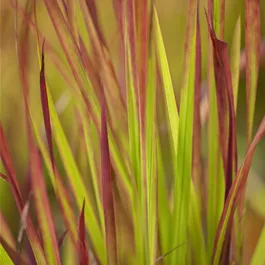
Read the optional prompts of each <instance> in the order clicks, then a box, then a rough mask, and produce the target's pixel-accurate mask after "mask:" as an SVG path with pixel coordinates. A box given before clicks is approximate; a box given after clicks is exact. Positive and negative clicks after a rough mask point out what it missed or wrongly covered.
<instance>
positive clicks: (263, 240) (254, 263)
mask: <svg viewBox="0 0 265 265" xmlns="http://www.w3.org/2000/svg"><path fill="white" fill-rule="evenodd" d="M264 247H265V225H263V228H262V231H261V234H260V237H259V241H258V243H257V246H256V248H255V251H254V253H253V256H252V259H251V262H250V265H262V264H264V263H265V255H264Z"/></svg>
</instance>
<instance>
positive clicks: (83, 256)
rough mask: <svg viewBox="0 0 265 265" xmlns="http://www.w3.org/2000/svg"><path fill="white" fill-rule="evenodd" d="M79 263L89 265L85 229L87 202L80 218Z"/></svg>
mask: <svg viewBox="0 0 265 265" xmlns="http://www.w3.org/2000/svg"><path fill="white" fill-rule="evenodd" d="M78 229H79V244H78V249H79V262H80V265H89V264H90V262H89V257H88V250H87V245H86V228H85V201H84V202H83V207H82V211H81V214H80V217H79V228H78Z"/></svg>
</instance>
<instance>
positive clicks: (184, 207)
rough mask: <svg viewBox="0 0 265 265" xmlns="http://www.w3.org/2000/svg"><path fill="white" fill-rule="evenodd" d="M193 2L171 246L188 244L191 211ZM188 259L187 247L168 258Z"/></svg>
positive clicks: (194, 5)
mask: <svg viewBox="0 0 265 265" xmlns="http://www.w3.org/2000/svg"><path fill="white" fill-rule="evenodd" d="M197 6H198V2H197V1H196V0H190V1H189V5H188V16H187V30H186V39H185V57H184V79H183V87H182V90H181V102H180V118H179V133H178V137H179V138H178V149H177V160H176V163H175V165H174V172H175V176H174V189H173V196H174V208H173V223H174V224H175V225H174V226H173V235H174V236H173V237H172V243H171V246H172V247H174V246H177V245H180V244H182V243H183V242H187V241H188V220H189V208H190V189H191V185H193V183H192V178H191V177H192V148H193V147H192V142H193V141H192V138H193V137H192V136H193V115H194V88H195V64H196V35H197V34H196V28H197ZM187 258H188V247H187V245H184V246H183V247H182V248H181V249H179V251H178V252H174V253H172V255H171V264H172V265H173V264H185V263H186V262H187Z"/></svg>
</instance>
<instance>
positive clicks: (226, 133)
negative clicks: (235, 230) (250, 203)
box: [207, 19, 237, 264]
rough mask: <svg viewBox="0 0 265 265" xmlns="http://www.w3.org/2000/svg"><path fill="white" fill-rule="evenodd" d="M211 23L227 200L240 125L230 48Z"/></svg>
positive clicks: (225, 255)
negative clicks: (229, 55) (233, 85)
mask: <svg viewBox="0 0 265 265" xmlns="http://www.w3.org/2000/svg"><path fill="white" fill-rule="evenodd" d="M207 21H208V30H209V33H210V36H211V40H212V43H213V60H214V73H215V81H216V95H217V109H218V120H219V137H220V144H221V150H222V160H223V165H224V172H225V180H226V186H225V199H226V198H227V196H228V193H229V191H230V189H231V185H232V179H233V174H236V172H237V149H236V122H235V109H234V97H233V88H232V79H231V72H230V65H229V57H228V47H227V44H226V43H225V42H223V41H221V40H219V39H217V37H216V34H215V32H214V29H213V24H212V22H211V21H210V20H209V19H207ZM230 229H231V226H229V227H228V231H227V234H226V240H225V247H224V248H223V255H222V258H223V259H224V260H223V264H226V263H228V262H229V250H230V237H231V230H230Z"/></svg>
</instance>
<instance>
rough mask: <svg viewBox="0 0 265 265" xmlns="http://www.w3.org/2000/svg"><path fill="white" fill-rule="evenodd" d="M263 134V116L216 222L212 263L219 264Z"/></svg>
mask: <svg viewBox="0 0 265 265" xmlns="http://www.w3.org/2000/svg"><path fill="white" fill-rule="evenodd" d="M264 136H265V116H264V118H263V120H262V122H261V124H260V126H259V129H258V131H257V133H256V135H255V137H254V140H253V142H252V143H251V145H250V146H249V148H248V151H247V154H246V156H245V159H244V162H243V164H242V166H241V168H240V169H239V171H238V173H237V175H236V177H235V180H234V181H233V183H232V187H231V189H230V191H229V194H228V197H227V199H226V202H225V206H224V210H223V212H222V216H221V219H220V222H219V224H218V228H217V232H216V237H215V242H214V252H213V256H212V264H213V265H217V264H218V265H219V264H220V263H219V262H220V255H221V251H222V248H223V244H224V241H225V238H226V234H227V231H229V230H230V229H229V227H231V225H232V221H233V216H234V212H235V208H236V206H237V203H238V200H239V197H240V196H241V195H242V192H244V189H245V186H246V182H247V179H248V173H249V170H250V166H251V163H252V159H253V156H254V152H255V148H256V145H257V144H258V142H259V141H260V140H261V138H262V137H264ZM222 264H225V263H222ZM225 265H226V264H225Z"/></svg>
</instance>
